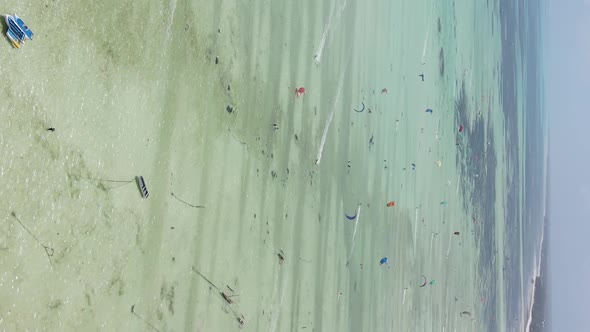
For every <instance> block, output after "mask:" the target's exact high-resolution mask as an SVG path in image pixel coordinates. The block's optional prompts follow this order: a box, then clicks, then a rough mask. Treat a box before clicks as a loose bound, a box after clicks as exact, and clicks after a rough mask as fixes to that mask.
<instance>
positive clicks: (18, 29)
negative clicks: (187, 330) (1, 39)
mask: <svg viewBox="0 0 590 332" xmlns="http://www.w3.org/2000/svg"><path fill="white" fill-rule="evenodd" d="M5 19H6V25H8V30H6V36H7V37H8V39H10V41H11V42H12V45H14V47H16V48H20V46H21V44H24V43H25V40H27V39H30V40H33V31H31V29H29V27H28V26H27V25H26V24H25V22H24V21H23V20H22V19H21V18H20V17H18V16H16V14H14V15H6V17H5Z"/></svg>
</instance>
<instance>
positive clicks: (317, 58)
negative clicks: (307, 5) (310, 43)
mask: <svg viewBox="0 0 590 332" xmlns="http://www.w3.org/2000/svg"><path fill="white" fill-rule="evenodd" d="M347 2H348V0H344V2H343V3H342V5H341V6H340V10H339V12H338V16H341V15H342V12H344V8H346V4H347ZM335 10H336V1H334V2H333V3H332V6H331V8H330V15H329V16H328V22H327V23H326V24H325V25H324V31H322V37H321V38H320V44H319V46H318V48H317V50H316V51H315V53H314V56H313V59H314V60H315V62H316V64H319V63H320V60H321V58H322V52H323V51H324V46H325V45H326V39H327V38H328V32H329V31H330V27H331V26H332V19H333V18H334V13H335Z"/></svg>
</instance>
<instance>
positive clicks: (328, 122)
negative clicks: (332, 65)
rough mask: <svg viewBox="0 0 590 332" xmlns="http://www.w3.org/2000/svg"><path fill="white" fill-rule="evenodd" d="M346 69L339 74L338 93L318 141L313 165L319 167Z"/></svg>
mask: <svg viewBox="0 0 590 332" xmlns="http://www.w3.org/2000/svg"><path fill="white" fill-rule="evenodd" d="M347 63H348V61H347ZM346 67H347V65H345V66H344V69H343V70H342V72H341V73H340V81H339V82H338V91H337V92H336V98H334V106H333V107H332V111H331V112H330V114H329V115H328V119H327V120H326V126H325V127H324V132H323V133H322V139H321V141H320V148H319V150H318V155H317V158H316V160H315V164H316V165H319V163H320V161H322V153H323V151H324V145H325V144H326V138H327V137H328V130H329V129H330V124H331V123H332V118H333V117H334V111H336V103H338V99H340V94H341V93H342V86H343V85H344V74H345V73H346Z"/></svg>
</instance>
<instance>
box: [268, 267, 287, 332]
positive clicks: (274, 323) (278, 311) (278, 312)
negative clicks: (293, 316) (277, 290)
mask: <svg viewBox="0 0 590 332" xmlns="http://www.w3.org/2000/svg"><path fill="white" fill-rule="evenodd" d="M288 277H289V275H286V276H285V278H284V279H283V288H281V295H280V297H279V304H278V305H277V307H276V312H275V315H274V318H273V320H272V324H271V327H270V329H269V331H271V332H274V331H276V329H277V324H278V322H279V316H280V315H281V306H282V305H283V300H284V299H285V292H286V290H287V280H289V278H288Z"/></svg>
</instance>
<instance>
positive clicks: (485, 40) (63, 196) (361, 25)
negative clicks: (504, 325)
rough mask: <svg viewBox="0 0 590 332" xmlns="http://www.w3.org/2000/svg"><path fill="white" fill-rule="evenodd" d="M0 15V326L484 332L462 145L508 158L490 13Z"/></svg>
mask: <svg viewBox="0 0 590 332" xmlns="http://www.w3.org/2000/svg"><path fill="white" fill-rule="evenodd" d="M4 8H5V10H7V8H10V10H9V11H10V12H11V13H12V12H13V11H15V12H17V14H18V15H20V16H21V17H22V18H23V19H24V20H25V21H26V22H27V24H28V25H29V26H30V27H31V29H32V30H33V31H34V32H35V37H34V39H33V40H32V41H28V42H27V43H26V45H24V46H23V47H22V48H21V49H13V48H12V46H11V45H10V43H9V42H8V41H7V40H6V42H5V43H3V46H2V48H3V50H2V51H1V52H0V59H1V61H2V63H3V66H2V69H0V70H2V71H3V74H4V80H3V81H2V82H1V83H0V86H1V89H0V91H2V92H1V93H2V94H3V96H2V98H1V99H0V100H2V101H1V102H0V116H1V117H2V118H3V119H4V121H1V122H0V154H1V158H0V184H1V185H2V187H3V188H4V190H3V192H2V199H0V213H2V214H3V215H4V218H2V220H3V221H2V226H3V229H4V231H3V232H1V234H0V266H1V267H0V298H2V299H4V300H3V301H0V331H23V330H40V331H58V330H59V331H80V330H85V331H98V330H101V331H103V330H104V331H150V330H151V331H232V330H238V329H240V328H241V329H243V330H245V331H273V332H274V331H296V330H297V331H299V330H304V329H305V330H306V331H453V330H457V331H481V330H483V326H487V325H486V324H487V323H488V320H489V319H491V318H492V317H490V316H485V319H484V318H483V317H484V313H483V309H482V306H483V303H484V302H485V298H486V296H487V295H488V292H492V293H495V292H496V289H488V288H487V286H488V285H489V281H490V280H489V279H486V278H496V277H498V276H492V275H490V276H487V277H485V276H483V277H482V276H481V275H479V274H478V257H479V256H478V243H477V241H476V238H475V237H474V236H473V232H476V231H477V227H479V226H478V224H477V223H475V222H472V217H473V213H474V211H471V210H469V209H466V208H465V207H464V205H463V201H464V197H462V195H463V192H464V191H463V190H460V188H468V189H469V190H472V191H474V190H477V188H476V186H475V185H474V184H473V183H472V182H470V181H471V180H470V179H468V178H464V177H462V176H461V174H460V173H459V166H458V163H460V161H457V160H458V159H457V153H458V152H457V149H458V147H457V146H458V143H457V141H458V140H461V139H462V138H461V135H462V133H459V132H458V130H459V126H464V127H465V132H468V131H470V130H472V127H471V126H470V124H472V123H474V122H475V121H476V120H477V119H480V120H481V119H483V122H484V123H485V126H484V127H485V128H491V129H489V130H491V131H493V132H492V133H490V132H488V131H487V130H488V129H486V131H485V132H483V133H481V134H482V135H492V134H493V137H494V138H495V139H494V141H493V144H494V145H495V148H496V150H495V151H499V152H498V154H497V156H496V158H497V160H498V163H499V164H501V163H503V162H504V159H503V156H502V146H503V144H504V142H503V138H502V133H503V131H502V125H503V121H504V119H503V118H502V113H501V112H495V110H497V109H498V108H499V107H500V98H501V96H500V94H499V85H500V78H499V76H498V75H499V73H498V67H499V61H500V60H499V59H500V56H501V52H500V33H499V23H498V9H497V8H494V7H487V5H486V4H472V2H469V1H463V2H457V4H456V5H454V4H441V3H439V2H436V1H423V2H399V3H391V2H387V1H369V2H367V3H361V2H358V1H353V0H331V1H322V2H317V1H304V2H289V1H274V2H272V1H254V2H252V1H250V2H240V1H238V2H233V1H213V2H205V1H189V2H177V1H176V0H172V1H170V2H167V3H164V2H162V3H152V4H144V3H141V2H129V1H127V2H115V1H111V0H107V1H103V2H99V3H95V2H91V3H85V4H79V3H73V2H68V1H63V0H58V1H54V2H50V3H47V4H45V3H38V4H34V3H26V4H20V5H19V6H17V7H10V6H8V3H6V2H5V3H4ZM482 22H485V23H482ZM4 29H6V26H4ZM314 55H315V56H316V57H314ZM317 55H320V56H319V57H318V56H317ZM420 74H424V80H422V79H421V77H419V76H418V75H420ZM462 86H464V87H465V89H464V92H465V93H466V98H467V100H468V103H469V105H470V108H469V120H470V121H471V122H466V123H456V117H455V115H454V114H455V106H456V105H455V103H456V100H457V98H458V94H459V93H460V91H461V87H462ZM300 87H305V90H306V93H305V94H303V95H301V96H296V93H295V92H296V89H298V88H300ZM382 89H387V93H382ZM363 104H364V105H365V110H364V111H363V112H355V111H354V109H357V110H360V109H361V108H362V105H363ZM429 108H430V109H432V110H433V111H432V113H428V112H425V110H426V109H429ZM47 128H55V131H48V130H47ZM322 137H324V139H322ZM486 137H487V136H486ZM322 141H323V144H322ZM320 149H321V153H320ZM318 161H319V162H318ZM498 172H499V173H500V172H502V170H501V169H500V167H499V168H498ZM138 175H141V176H143V177H144V179H145V181H146V184H147V188H148V190H149V193H150V195H149V197H148V198H143V197H142V196H141V193H140V191H139V189H138V187H137V184H136V182H135V177H136V176H138ZM498 177H499V176H498ZM498 185H499V186H502V183H498ZM499 195H501V193H499ZM390 201H394V202H395V206H393V207H387V206H386V204H387V203H388V202H390ZM496 205H497V206H498V208H501V206H502V201H501V200H500V199H497V200H496ZM357 212H358V216H357V219H355V220H347V218H346V217H345V214H348V215H349V216H350V215H353V214H355V213H357ZM499 215H501V213H499ZM490 222H491V221H490ZM495 227H496V228H497V234H502V232H503V228H502V227H503V226H502V223H501V222H499V223H497V224H496V226H495ZM455 233H457V235H455ZM497 240H498V241H502V238H501V236H499V237H498V239H497ZM498 248H500V249H501V248H502V246H501V245H499V246H498ZM498 256H500V257H503V253H502V252H499V253H498ZM382 257H387V258H388V263H387V264H384V265H379V260H380V259H381V258H382ZM500 273H501V272H500ZM501 279H502V278H501V276H500V277H499V280H501ZM423 280H426V281H427V283H426V285H425V286H423V287H420V286H421V284H422V283H423ZM496 287H497V290H498V292H499V295H496V296H497V297H498V298H499V299H501V298H502V294H501V289H502V285H501V281H499V283H498V284H497V286H496ZM222 293H223V295H225V296H226V298H227V299H229V300H231V302H232V303H229V302H230V301H227V300H226V299H224V297H223V295H222ZM499 303H500V304H499V306H501V300H499ZM465 311H468V312H469V315H467V314H463V315H461V314H460V313H461V312H465ZM501 311H502V310H501V308H499V310H498V312H499V313H498V317H493V319H498V321H499V324H501V323H500V322H501V321H502V319H503V317H502V316H501V314H500V312H501ZM480 317H482V318H481V319H480Z"/></svg>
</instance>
